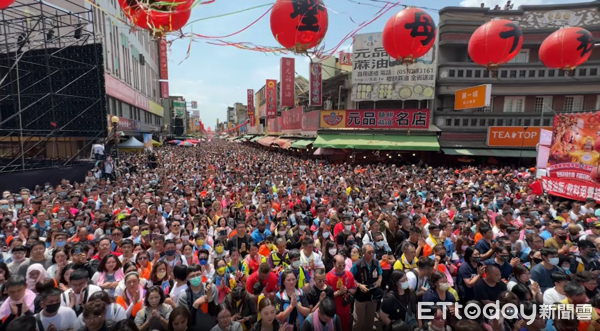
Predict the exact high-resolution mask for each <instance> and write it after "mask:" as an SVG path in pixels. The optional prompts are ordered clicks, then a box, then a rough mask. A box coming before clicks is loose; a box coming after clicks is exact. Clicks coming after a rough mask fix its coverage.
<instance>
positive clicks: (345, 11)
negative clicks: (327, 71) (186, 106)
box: [169, 0, 585, 128]
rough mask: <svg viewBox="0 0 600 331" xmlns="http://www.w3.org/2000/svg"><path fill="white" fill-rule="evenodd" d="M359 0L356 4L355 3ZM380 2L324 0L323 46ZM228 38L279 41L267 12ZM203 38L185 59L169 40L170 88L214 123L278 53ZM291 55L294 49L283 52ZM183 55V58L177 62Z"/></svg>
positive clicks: (228, 2) (234, 23) (222, 9)
mask: <svg viewBox="0 0 600 331" xmlns="http://www.w3.org/2000/svg"><path fill="white" fill-rule="evenodd" d="M358 2H360V3H361V4H358ZM481 2H482V0H462V1H461V0H444V1H434V0H419V1H414V0H409V1H407V2H402V4H404V5H409V6H419V7H421V8H425V9H427V10H428V12H429V13H430V14H431V15H432V16H433V17H434V19H436V21H437V17H438V13H437V10H438V9H440V8H442V7H445V6H477V7H478V6H479V5H480V4H481ZM483 2H485V3H486V6H488V7H493V6H494V5H496V4H500V5H503V4H504V3H505V0H487V1H483ZM575 2H585V0H561V1H558V0H556V1H554V0H514V1H513V3H514V4H515V8H516V7H518V6H519V5H523V4H540V3H545V4H550V3H575ZM269 3H272V1H270V0H245V1H237V0H216V1H215V2H214V3H212V4H209V5H200V6H196V7H195V8H194V9H193V12H192V16H191V18H190V22H192V21H194V20H198V19H201V18H205V17H212V16H217V15H222V14H226V13H231V12H236V11H240V10H243V9H246V8H251V7H255V6H260V5H266V4H269ZM383 5H384V3H383V2H382V1H381V0H375V1H373V0H325V6H327V7H328V13H329V28H328V31H327V35H326V37H325V41H324V44H325V48H326V49H331V48H333V47H334V46H335V45H337V44H338V43H340V42H341V41H342V39H343V38H344V36H345V35H346V34H348V33H349V32H350V31H352V30H354V29H356V28H358V26H359V25H360V24H361V23H362V22H365V21H369V20H371V19H372V18H373V17H374V16H375V13H376V12H377V11H379V10H380V9H381V7H382V6H383ZM269 7H270V6H265V7H262V8H257V9H253V10H249V11H246V12H242V13H239V14H234V15H231V16H225V17H222V18H214V19H208V20H203V21H199V22H196V23H193V24H191V25H188V26H187V27H185V28H184V31H185V32H191V31H193V32H194V33H197V34H200V35H204V36H217V37H218V36H225V35H229V34H232V33H234V32H236V31H238V30H241V29H243V28H244V27H246V26H247V25H249V24H250V23H252V22H253V21H255V20H256V19H257V18H259V17H260V16H261V15H262V14H264V13H265V12H266V11H267V10H268V9H269ZM401 9H402V7H401V6H397V7H396V8H393V9H392V10H390V11H388V12H387V13H386V14H385V15H383V16H382V17H380V18H379V19H378V20H376V21H375V22H373V23H371V24H370V25H368V26H366V27H364V28H363V29H362V30H361V31H360V32H359V33H367V32H379V31H381V30H382V28H383V25H384V24H385V22H386V21H387V20H388V19H389V18H390V17H391V16H392V15H394V14H395V13H397V12H398V11H399V10H401ZM223 40H225V41H227V42H252V43H254V44H256V45H263V46H273V47H274V46H278V44H277V42H276V41H275V39H274V38H273V35H272V34H271V30H270V26H269V14H267V15H265V16H264V17H263V18H262V19H261V20H260V21H258V22H257V23H255V24H254V25H253V26H251V27H250V28H248V29H246V30H245V31H243V32H241V33H239V34H237V35H235V36H232V37H228V38H223ZM207 41H208V42H210V41H211V40H208V39H198V38H196V39H194V40H193V42H192V43H191V50H190V56H189V57H188V58H187V59H185V57H186V51H187V49H188V46H189V45H190V39H178V40H175V41H174V42H173V43H172V46H171V48H170V53H169V80H170V94H171V95H182V96H183V97H185V98H186V100H187V101H198V108H199V110H200V118H201V119H202V121H203V122H204V123H205V126H210V127H211V128H214V126H215V123H216V120H217V118H218V119H219V120H220V121H223V120H225V117H226V115H225V114H226V107H227V106H231V105H233V103H235V102H242V103H244V104H245V103H246V89H249V88H252V89H255V90H258V89H260V88H261V87H262V86H263V85H264V84H265V80H266V79H277V80H279V58H280V56H281V55H276V54H265V53H261V52H255V51H249V50H241V49H237V48H235V47H232V46H215V45H210V44H208V43H207ZM351 43H352V40H351V39H350V40H348V41H346V42H344V43H343V45H342V47H341V48H342V49H349V48H350V47H351ZM283 56H293V55H283ZM296 58H297V60H296V72H297V73H298V74H300V75H302V76H304V77H307V78H308V75H307V73H308V62H309V61H308V59H307V58H306V57H304V58H303V57H296ZM182 61H183V62H182Z"/></svg>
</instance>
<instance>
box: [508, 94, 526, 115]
mask: <svg viewBox="0 0 600 331" xmlns="http://www.w3.org/2000/svg"><path fill="white" fill-rule="evenodd" d="M524 111H525V97H504V112H505V113H522V112H524Z"/></svg>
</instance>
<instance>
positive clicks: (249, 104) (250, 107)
mask: <svg viewBox="0 0 600 331" xmlns="http://www.w3.org/2000/svg"><path fill="white" fill-rule="evenodd" d="M247 95H248V100H247V101H246V104H247V106H246V114H248V116H254V90H252V89H248V92H247Z"/></svg>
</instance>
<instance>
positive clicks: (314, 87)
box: [309, 62, 323, 106]
mask: <svg viewBox="0 0 600 331" xmlns="http://www.w3.org/2000/svg"><path fill="white" fill-rule="evenodd" d="M309 66H310V67H309V73H310V87H309V91H310V103H309V104H310V105H311V106H322V105H323V97H322V95H321V92H322V90H323V86H322V81H321V64H320V63H312V62H311V63H310V64H309Z"/></svg>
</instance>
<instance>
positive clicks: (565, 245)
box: [544, 227, 573, 255]
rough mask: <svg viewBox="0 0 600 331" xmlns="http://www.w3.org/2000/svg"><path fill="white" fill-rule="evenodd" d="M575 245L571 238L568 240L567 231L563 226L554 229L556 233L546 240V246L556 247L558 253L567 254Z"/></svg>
mask: <svg viewBox="0 0 600 331" xmlns="http://www.w3.org/2000/svg"><path fill="white" fill-rule="evenodd" d="M572 246H573V243H571V241H570V240H568V236H567V232H566V231H565V229H563V228H562V227H558V228H555V229H554V235H553V236H552V238H548V239H546V241H544V247H553V248H556V250H557V254H560V255H566V254H568V253H569V250H570V249H571V247H572Z"/></svg>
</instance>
